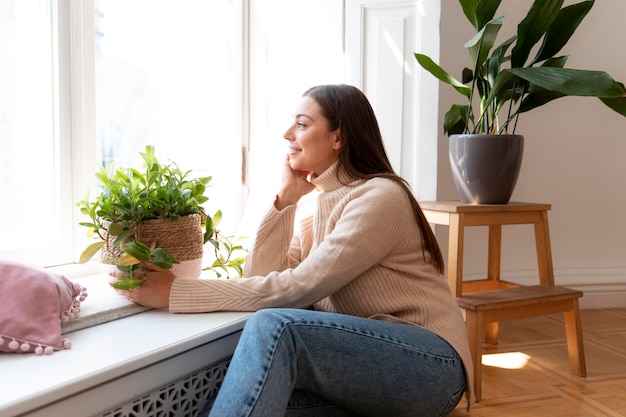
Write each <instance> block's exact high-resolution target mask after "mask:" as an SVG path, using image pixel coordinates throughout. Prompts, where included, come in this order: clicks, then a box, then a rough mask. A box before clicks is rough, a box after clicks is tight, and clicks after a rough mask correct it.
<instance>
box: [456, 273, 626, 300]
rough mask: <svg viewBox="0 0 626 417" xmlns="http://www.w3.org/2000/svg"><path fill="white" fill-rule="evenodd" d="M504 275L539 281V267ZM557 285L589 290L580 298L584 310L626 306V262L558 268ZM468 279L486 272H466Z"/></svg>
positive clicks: (533, 282)
mask: <svg viewBox="0 0 626 417" xmlns="http://www.w3.org/2000/svg"><path fill="white" fill-rule="evenodd" d="M501 275H502V279H505V280H508V281H512V282H517V283H519V284H522V285H537V284H538V278H537V274H536V272H535V270H530V269H528V270H515V271H506V270H503V271H502V273H501ZM554 277H555V278H554V280H555V283H556V285H560V286H563V287H569V288H574V289H577V290H580V291H582V292H584V293H585V295H584V296H583V297H582V298H581V299H580V308H581V309H583V310H591V309H599V308H626V266H621V265H620V266H610V267H589V266H581V267H568V268H555V270H554ZM464 278H465V279H466V280H471V279H482V278H484V273H483V274H478V273H464Z"/></svg>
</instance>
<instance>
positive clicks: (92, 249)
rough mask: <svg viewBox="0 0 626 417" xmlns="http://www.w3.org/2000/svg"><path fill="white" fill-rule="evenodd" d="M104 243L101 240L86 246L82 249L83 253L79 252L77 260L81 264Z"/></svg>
mask: <svg viewBox="0 0 626 417" xmlns="http://www.w3.org/2000/svg"><path fill="white" fill-rule="evenodd" d="M104 244H105V242H104V241H102V240H101V241H99V242H95V243H92V244H91V245H89V246H87V247H86V248H85V250H84V251H83V253H81V254H80V259H79V260H78V262H80V263H81V264H84V263H85V262H87V261H88V260H90V259H91V258H93V256H94V255H95V254H96V253H98V251H99V250H100V248H102V247H103V246H104Z"/></svg>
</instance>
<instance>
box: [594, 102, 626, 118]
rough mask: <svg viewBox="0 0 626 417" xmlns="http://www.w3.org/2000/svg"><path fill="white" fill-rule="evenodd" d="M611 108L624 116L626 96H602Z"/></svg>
mask: <svg viewBox="0 0 626 417" xmlns="http://www.w3.org/2000/svg"><path fill="white" fill-rule="evenodd" d="M600 100H601V101H602V102H603V103H604V104H606V105H607V106H608V107H609V108H611V109H613V110H615V111H616V112H618V113H619V114H621V115H622V116H626V97H615V98H600Z"/></svg>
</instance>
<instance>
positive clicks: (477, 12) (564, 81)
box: [415, 0, 626, 135]
mask: <svg viewBox="0 0 626 417" xmlns="http://www.w3.org/2000/svg"><path fill="white" fill-rule="evenodd" d="M594 1H595V0H588V1H582V2H580V3H577V4H573V5H571V6H567V7H563V8H562V5H563V0H535V1H534V3H533V4H532V6H531V8H530V10H529V11H528V13H527V15H526V17H525V18H524V19H523V20H522V21H521V22H520V23H519V24H518V26H517V33H516V34H515V35H513V36H512V37H511V38H509V39H507V40H505V41H504V42H503V43H501V44H500V45H498V46H495V43H496V38H497V35H498V32H499V31H500V28H501V27H502V25H503V24H504V17H496V18H494V16H495V13H496V11H497V9H498V7H499V6H500V3H501V0H459V3H460V4H461V7H462V8H463V12H464V14H465V16H466V17H467V19H468V20H469V22H470V23H471V24H472V25H473V26H474V28H475V29H476V31H477V33H476V35H474V36H473V37H472V38H471V39H470V40H469V41H467V43H466V44H465V47H466V48H467V50H468V52H469V55H470V59H471V66H470V67H469V68H464V69H463V71H462V80H461V81H458V80H457V79H456V78H454V77H453V76H451V75H450V74H449V73H448V72H446V71H445V70H444V69H443V68H441V67H440V66H439V65H437V64H436V63H435V62H434V61H433V60H432V59H431V58H429V57H428V56H426V55H423V54H418V53H416V54H415V58H416V59H417V62H418V63H419V64H420V65H421V66H422V67H423V68H424V69H426V70H427V71H429V72H430V73H431V74H433V75H434V76H435V77H437V78H438V79H439V80H440V81H442V82H444V83H446V84H449V85H451V86H452V87H453V88H454V89H455V90H456V91H458V92H459V93H461V94H462V95H463V96H464V97H465V98H466V100H467V104H454V105H453V106H452V107H451V108H450V110H449V111H448V112H447V113H446V115H445V117H444V125H443V128H444V132H446V133H447V134H448V135H451V134H455V133H487V134H501V133H508V131H509V129H511V128H512V132H513V133H514V132H515V126H516V124H517V120H518V118H519V115H520V114H521V113H524V112H527V111H530V110H532V109H535V108H537V107H540V106H542V105H544V104H546V103H548V102H550V101H552V100H554V99H557V98H560V97H565V96H590V97H597V98H599V99H600V100H601V101H602V102H603V103H604V104H605V105H607V106H608V107H610V108H611V109H613V110H615V111H616V112H618V113H620V114H621V115H623V116H626V89H625V88H624V84H622V83H620V82H616V81H615V80H613V78H611V76H609V75H608V74H607V73H606V72H603V71H589V70H579V69H569V68H564V66H565V64H566V62H567V59H568V56H567V55H562V56H557V54H558V53H559V52H560V51H561V49H562V48H563V47H564V46H565V44H566V43H567V42H568V41H569V39H570V38H571V36H572V35H573V34H574V32H575V31H576V29H577V28H578V26H579V24H580V23H581V21H582V20H583V19H584V18H585V16H586V15H587V13H588V12H589V10H590V9H591V7H592V6H593V4H594ZM540 41H541V44H540V46H539V47H538V48H537V52H536V54H535V55H534V57H532V59H530V58H531V54H532V52H533V50H535V49H534V48H535V46H536V45H538V44H539V42H540ZM494 46H495V47H494ZM504 64H507V67H505V66H504ZM476 106H478V109H477V110H476V109H475V107H476ZM501 113H502V115H505V116H502V117H501ZM500 118H502V119H503V120H500ZM511 123H513V125H512V126H510V125H511Z"/></svg>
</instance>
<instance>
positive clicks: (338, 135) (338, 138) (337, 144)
mask: <svg viewBox="0 0 626 417" xmlns="http://www.w3.org/2000/svg"><path fill="white" fill-rule="evenodd" d="M341 142H342V141H341V130H340V129H337V130H335V141H334V142H333V149H334V150H336V151H338V150H339V149H341Z"/></svg>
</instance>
